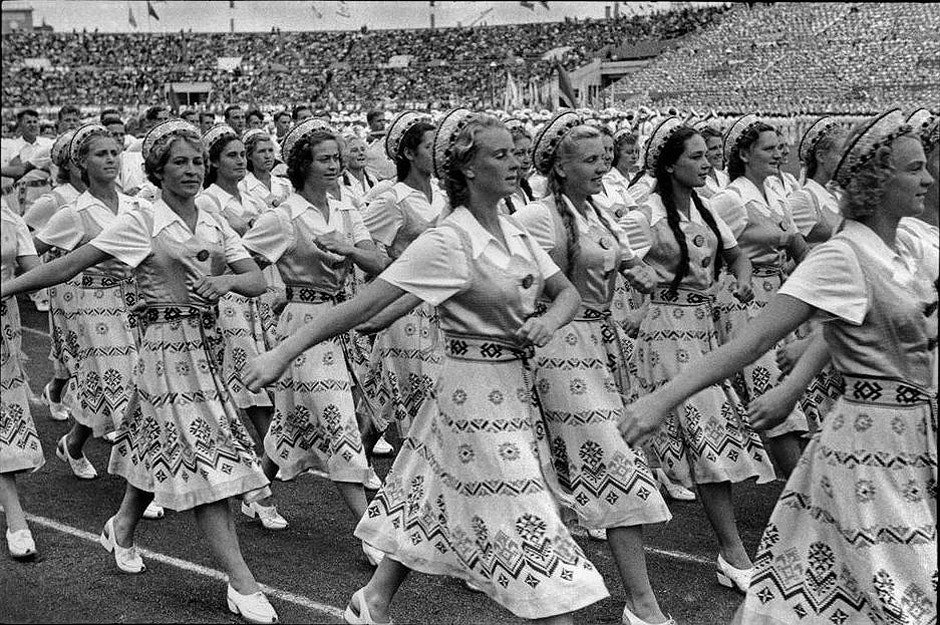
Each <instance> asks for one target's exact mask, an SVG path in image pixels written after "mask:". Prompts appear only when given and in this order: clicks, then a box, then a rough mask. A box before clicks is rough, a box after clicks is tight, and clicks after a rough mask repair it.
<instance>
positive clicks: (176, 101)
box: [169, 83, 180, 115]
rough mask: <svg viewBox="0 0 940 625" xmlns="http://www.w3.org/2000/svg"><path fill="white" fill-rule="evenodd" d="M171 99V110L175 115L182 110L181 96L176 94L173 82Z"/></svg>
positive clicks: (171, 84)
mask: <svg viewBox="0 0 940 625" xmlns="http://www.w3.org/2000/svg"><path fill="white" fill-rule="evenodd" d="M169 100H170V110H171V111H173V114H174V115H176V114H177V112H179V110H180V98H179V96H178V95H177V94H176V90H175V89H174V88H173V83H170V92H169Z"/></svg>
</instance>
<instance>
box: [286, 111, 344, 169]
mask: <svg viewBox="0 0 940 625" xmlns="http://www.w3.org/2000/svg"><path fill="white" fill-rule="evenodd" d="M317 131H323V132H329V133H333V132H334V131H333V127H332V126H330V125H329V124H328V123H327V122H325V121H323V120H322V119H317V118H316V117H311V118H309V119H305V120H304V121H302V122H300V123H299V124H297V125H296V126H294V127H293V128H291V130H290V132H288V133H287V135H286V136H285V137H284V142H283V144H282V145H281V158H283V159H284V160H285V161H286V160H287V159H289V158H290V156H291V152H293V151H294V146H295V145H297V142H298V141H300V140H301V139H303V138H304V137H306V136H308V135H310V134H313V133H314V132H317Z"/></svg>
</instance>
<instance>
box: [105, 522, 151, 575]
mask: <svg viewBox="0 0 940 625" xmlns="http://www.w3.org/2000/svg"><path fill="white" fill-rule="evenodd" d="M98 542H100V543H101V546H102V547H104V548H105V549H107V550H108V552H109V553H112V552H113V553H114V563H115V564H117V567H118V568H119V569H121V570H122V571H124V572H125V573H130V574H132V575H135V574H137V573H143V572H144V571H146V570H147V565H146V564H144V559H143V558H141V557H140V554H139V553H137V545H131V546H130V547H122V546H121V545H119V544H117V539H116V538H115V537H114V517H111V518H110V519H108V522H107V523H105V524H104V529H102V530H101V536H100V537H99V538H98Z"/></svg>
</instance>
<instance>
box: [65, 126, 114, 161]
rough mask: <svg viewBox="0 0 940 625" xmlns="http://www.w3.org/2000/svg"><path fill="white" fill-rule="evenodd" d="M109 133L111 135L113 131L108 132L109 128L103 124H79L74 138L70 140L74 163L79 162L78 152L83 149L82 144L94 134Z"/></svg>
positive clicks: (71, 157)
mask: <svg viewBox="0 0 940 625" xmlns="http://www.w3.org/2000/svg"><path fill="white" fill-rule="evenodd" d="M100 134H103V135H107V136H109V137H110V136H111V133H109V132H108V129H107V128H105V127H104V126H102V125H101V124H85V125H83V126H79V127H78V128H76V129H75V134H73V135H72V140H71V141H69V160H70V161H72V163H73V164H75V165H77V164H78V153H79V152H80V151H81V149H82V144H83V143H85V141H86V140H87V139H88V138H89V137H91V136H92V135H100Z"/></svg>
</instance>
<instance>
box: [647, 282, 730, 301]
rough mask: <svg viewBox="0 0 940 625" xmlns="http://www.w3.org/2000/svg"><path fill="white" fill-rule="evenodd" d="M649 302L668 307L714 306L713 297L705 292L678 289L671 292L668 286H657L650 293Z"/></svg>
mask: <svg viewBox="0 0 940 625" xmlns="http://www.w3.org/2000/svg"><path fill="white" fill-rule="evenodd" d="M650 301H651V302H652V303H654V304H668V305H670V306H701V305H702V304H709V305H711V304H714V303H715V296H714V295H713V294H712V293H709V292H707V291H699V290H698V289H688V288H683V287H679V288H678V289H676V290H672V289H671V288H669V287H668V286H664V285H661V284H660V285H658V286H657V287H656V289H655V290H654V291H653V292H652V293H650Z"/></svg>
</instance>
